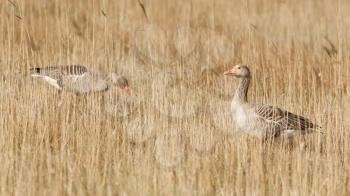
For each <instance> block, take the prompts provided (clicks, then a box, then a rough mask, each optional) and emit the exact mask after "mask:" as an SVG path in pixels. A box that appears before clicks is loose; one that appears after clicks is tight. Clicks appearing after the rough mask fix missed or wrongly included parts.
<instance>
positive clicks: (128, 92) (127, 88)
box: [123, 86, 132, 95]
mask: <svg viewBox="0 0 350 196" xmlns="http://www.w3.org/2000/svg"><path fill="white" fill-rule="evenodd" d="M123 90H124V91H125V92H126V93H127V94H128V95H131V94H132V93H131V90H130V88H129V86H125V87H124V89H123Z"/></svg>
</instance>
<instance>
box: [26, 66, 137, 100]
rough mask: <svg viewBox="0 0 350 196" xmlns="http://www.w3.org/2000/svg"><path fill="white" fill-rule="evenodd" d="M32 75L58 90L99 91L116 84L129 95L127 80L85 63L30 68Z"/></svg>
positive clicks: (83, 92)
mask: <svg viewBox="0 0 350 196" xmlns="http://www.w3.org/2000/svg"><path fill="white" fill-rule="evenodd" d="M30 71H31V75H32V77H40V78H43V79H44V80H45V81H46V82H48V83H49V84H50V85H52V86H54V87H56V88H57V89H59V90H66V91H72V92H75V93H77V94H86V93H91V92H101V91H106V90H108V89H109V88H110V87H111V86H113V85H117V86H118V87H120V88H122V89H123V90H124V91H125V92H126V93H128V94H129V95H131V91H130V89H129V85H128V80H127V79H126V78H124V77H123V76H119V75H117V74H115V73H109V74H107V75H104V74H102V73H100V72H99V71H98V70H93V69H91V68H88V67H87V66H85V65H66V66H51V67H41V68H40V67H36V68H32V69H30Z"/></svg>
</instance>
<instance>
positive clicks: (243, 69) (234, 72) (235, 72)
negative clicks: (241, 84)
mask: <svg viewBox="0 0 350 196" xmlns="http://www.w3.org/2000/svg"><path fill="white" fill-rule="evenodd" d="M224 74H225V75H228V76H235V77H237V78H246V77H250V71H249V68H248V66H247V65H235V66H234V67H233V68H231V69H229V70H227V71H225V72H224Z"/></svg>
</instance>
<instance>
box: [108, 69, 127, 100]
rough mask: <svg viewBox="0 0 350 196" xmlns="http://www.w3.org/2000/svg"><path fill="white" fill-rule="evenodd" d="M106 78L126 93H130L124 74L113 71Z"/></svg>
mask: <svg viewBox="0 0 350 196" xmlns="http://www.w3.org/2000/svg"><path fill="white" fill-rule="evenodd" d="M108 78H109V80H110V81H111V82H112V83H113V84H114V85H116V86H118V87H119V88H121V89H123V90H124V91H125V92H126V93H127V94H128V95H131V90H130V88H129V82H128V80H127V79H126V78H125V77H124V76H119V75H117V74H115V73H111V74H110V75H109V77H108Z"/></svg>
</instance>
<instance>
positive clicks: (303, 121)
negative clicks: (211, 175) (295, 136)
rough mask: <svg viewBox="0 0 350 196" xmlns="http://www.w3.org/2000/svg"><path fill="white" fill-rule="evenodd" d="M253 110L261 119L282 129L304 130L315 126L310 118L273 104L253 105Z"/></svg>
mask: <svg viewBox="0 0 350 196" xmlns="http://www.w3.org/2000/svg"><path fill="white" fill-rule="evenodd" d="M254 110H255V113H256V114H257V115H258V116H259V117H260V118H261V119H262V120H264V121H265V122H267V123H271V124H273V125H275V126H278V127H280V128H281V129H283V130H288V129H289V130H301V131H305V130H308V129H313V128H316V127H317V125H315V124H314V123H313V122H312V121H311V120H309V119H307V118H305V117H303V116H299V115H296V114H293V113H291V112H288V111H285V110H282V109H280V108H278V107H275V106H270V105H263V104H261V105H255V106H254Z"/></svg>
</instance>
